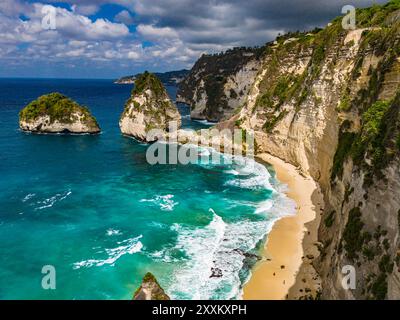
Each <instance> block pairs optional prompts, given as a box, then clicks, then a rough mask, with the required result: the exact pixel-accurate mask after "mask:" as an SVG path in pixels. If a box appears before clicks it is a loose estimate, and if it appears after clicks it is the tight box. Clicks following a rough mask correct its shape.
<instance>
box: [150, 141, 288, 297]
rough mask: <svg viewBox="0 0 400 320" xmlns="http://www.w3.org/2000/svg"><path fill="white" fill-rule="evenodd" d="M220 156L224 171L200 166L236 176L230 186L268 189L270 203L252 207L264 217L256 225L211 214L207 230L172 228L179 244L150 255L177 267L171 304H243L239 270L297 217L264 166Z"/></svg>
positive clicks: (206, 150)
mask: <svg viewBox="0 0 400 320" xmlns="http://www.w3.org/2000/svg"><path fill="white" fill-rule="evenodd" d="M200 149H201V152H202V154H205V155H211V154H213V153H215V152H216V151H215V150H213V149H211V148H203V147H201V148H200ZM217 153H218V152H217ZM218 154H219V155H220V156H221V157H222V158H223V161H224V162H222V166H220V164H213V163H202V162H201V161H200V162H198V165H200V166H202V167H205V168H211V169H212V170H215V169H217V170H218V169H219V168H221V170H223V172H224V173H225V174H227V175H231V176H232V178H231V179H228V181H227V182H226V185H229V186H235V187H239V188H246V189H251V190H269V191H271V192H272V193H271V198H270V199H267V200H265V201H262V202H260V203H254V202H253V203H249V204H248V205H252V206H253V207H254V213H255V214H257V215H260V220H257V221H252V220H249V219H244V220H242V221H238V222H234V223H227V222H225V221H223V219H222V218H221V217H220V216H219V215H218V214H216V213H215V212H214V211H213V210H212V209H210V211H211V212H212V213H213V219H212V221H211V222H210V223H209V224H208V225H207V226H206V227H204V228H193V227H190V226H184V225H178V224H175V225H174V226H173V229H174V230H175V231H176V232H177V233H178V236H177V244H176V245H175V246H174V247H172V248H164V249H163V250H161V251H158V252H154V253H152V254H151V255H150V256H151V257H152V258H153V259H155V260H162V261H164V262H176V263H177V265H178V267H177V269H176V270H175V272H174V274H173V277H172V279H171V281H170V285H169V286H168V287H167V292H168V294H169V295H170V296H171V297H172V298H173V299H200V300H209V299H221V298H222V299H240V298H241V295H242V292H241V290H242V285H243V281H244V279H243V277H242V278H241V277H240V275H241V270H243V269H244V268H248V267H249V265H248V263H249V261H247V259H250V260H251V261H252V262H253V263H254V259H256V257H255V256H254V255H252V254H251V252H254V250H255V248H256V247H257V244H258V243H259V242H260V241H261V240H263V239H264V238H265V236H266V235H267V234H269V232H270V231H271V229H272V226H273V225H274V223H275V222H276V221H277V220H278V219H280V218H281V217H284V216H287V215H292V214H295V212H296V210H295V203H294V202H293V201H291V200H289V199H288V198H287V197H286V195H285V194H284V193H282V191H283V189H284V188H283V187H281V185H280V184H279V183H276V182H275V180H273V179H272V176H271V174H270V172H269V171H268V169H267V168H266V167H265V166H264V165H262V164H260V163H257V162H256V161H254V160H253V159H249V158H244V157H237V156H235V157H233V156H229V155H225V154H221V153H218ZM226 160H228V161H226ZM229 161H231V162H230V163H231V164H229V169H227V168H226V165H224V164H223V163H229ZM246 205H247V203H246ZM177 251H178V252H181V253H183V254H184V255H185V256H186V257H187V258H186V259H185V258H179V257H180V256H181V255H177ZM246 261H247V264H246ZM188 283H190V286H188Z"/></svg>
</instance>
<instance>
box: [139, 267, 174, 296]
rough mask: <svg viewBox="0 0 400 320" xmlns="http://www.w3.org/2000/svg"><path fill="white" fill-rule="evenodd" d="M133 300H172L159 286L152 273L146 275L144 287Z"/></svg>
mask: <svg viewBox="0 0 400 320" xmlns="http://www.w3.org/2000/svg"><path fill="white" fill-rule="evenodd" d="M133 300H171V299H170V297H169V296H168V295H167V294H166V293H165V292H164V290H163V289H162V288H161V286H160V285H159V284H158V282H157V280H156V278H155V277H154V276H153V274H151V273H150V272H148V273H146V275H145V276H144V278H143V281H142V285H141V286H140V287H139V288H138V289H137V290H136V292H135V293H134V295H133Z"/></svg>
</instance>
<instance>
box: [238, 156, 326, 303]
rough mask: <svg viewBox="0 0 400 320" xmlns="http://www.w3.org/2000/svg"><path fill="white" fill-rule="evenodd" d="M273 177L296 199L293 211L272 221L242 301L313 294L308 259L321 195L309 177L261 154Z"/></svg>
mask: <svg viewBox="0 0 400 320" xmlns="http://www.w3.org/2000/svg"><path fill="white" fill-rule="evenodd" d="M257 158H258V159H259V160H261V161H264V162H267V163H269V164H271V165H272V166H273V168H274V170H275V172H276V178H277V179H278V180H279V181H280V182H281V183H283V184H286V185H287V186H288V190H287V192H286V194H287V196H288V197H289V198H291V199H293V200H294V201H295V202H296V210H297V214H296V215H293V216H288V217H283V218H281V219H279V220H278V221H276V222H275V223H274V225H273V227H272V230H271V232H270V233H269V234H268V237H267V240H266V242H265V244H264V247H263V249H262V257H263V259H262V260H261V261H260V262H259V263H257V264H256V265H255V266H254V267H253V270H252V275H251V277H250V279H249V281H248V282H247V283H246V284H245V285H244V288H243V295H242V298H243V299H244V300H283V299H305V298H307V297H308V296H310V295H312V296H316V295H317V293H318V292H319V291H320V281H319V278H318V275H317V273H316V272H315V270H314V268H313V266H312V261H313V260H314V259H315V258H317V257H318V255H319V251H318V248H317V245H316V244H317V234H318V226H319V223H320V219H321V217H320V215H321V210H322V206H323V197H322V194H321V192H320V190H319V187H318V186H317V184H316V183H315V181H314V180H313V179H312V178H311V177H304V176H303V175H301V174H300V173H299V172H298V170H297V169H296V168H295V167H294V166H292V165H290V164H288V163H286V162H284V161H283V160H281V159H279V158H277V157H274V156H271V155H269V154H267V153H263V154H260V155H258V156H257Z"/></svg>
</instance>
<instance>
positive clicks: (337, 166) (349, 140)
mask: <svg viewBox="0 0 400 320" xmlns="http://www.w3.org/2000/svg"><path fill="white" fill-rule="evenodd" d="M356 136H357V135H356V133H354V132H343V133H341V134H340V136H339V144H338V147H337V149H336V153H335V156H334V158H333V166H332V173H331V179H332V180H333V179H334V178H335V177H336V176H339V177H342V174H343V164H344V162H345V161H346V159H347V157H348V155H349V154H350V153H351V149H352V146H353V142H354V140H355V138H356Z"/></svg>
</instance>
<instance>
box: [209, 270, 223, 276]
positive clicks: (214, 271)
mask: <svg viewBox="0 0 400 320" xmlns="http://www.w3.org/2000/svg"><path fill="white" fill-rule="evenodd" d="M221 277H222V270H221V269H220V268H211V276H210V278H221Z"/></svg>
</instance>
